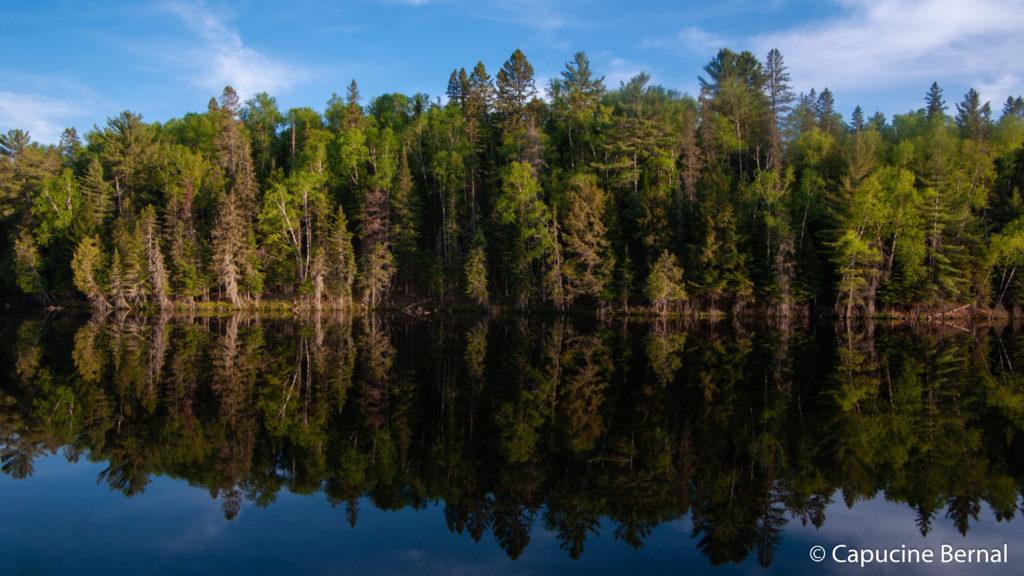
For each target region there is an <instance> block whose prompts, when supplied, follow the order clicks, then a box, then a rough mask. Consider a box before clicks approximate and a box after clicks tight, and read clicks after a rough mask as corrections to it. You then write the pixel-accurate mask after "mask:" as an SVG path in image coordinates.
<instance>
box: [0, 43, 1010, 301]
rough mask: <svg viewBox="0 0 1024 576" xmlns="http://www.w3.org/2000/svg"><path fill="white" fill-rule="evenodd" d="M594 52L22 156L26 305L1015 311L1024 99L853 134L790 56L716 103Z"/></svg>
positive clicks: (15, 250) (17, 178) (928, 113)
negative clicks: (593, 62) (615, 73)
mask: <svg viewBox="0 0 1024 576" xmlns="http://www.w3.org/2000/svg"><path fill="white" fill-rule="evenodd" d="M649 80H650V79H649V77H648V76H647V75H645V74H640V75H638V76H636V77H634V78H633V79H631V80H629V81H628V82H626V83H623V84H622V85H621V86H619V87H618V88H617V89H609V88H607V87H606V86H605V85H604V82H603V80H602V79H601V78H599V77H597V76H596V74H595V73H594V71H593V70H592V69H591V66H590V63H589V61H588V60H587V57H586V56H585V55H584V54H582V53H580V54H577V55H576V57H575V59H574V60H573V61H571V62H569V63H568V64H567V65H566V67H565V70H564V71H562V73H561V76H560V77H558V78H557V79H555V80H553V81H551V83H550V85H549V86H547V87H545V88H546V96H547V97H546V99H541V93H540V88H539V87H538V86H537V85H536V83H535V80H534V74H533V68H532V66H531V65H530V63H529V62H528V61H527V59H526V57H525V56H524V54H523V53H522V52H521V51H519V50H517V51H515V52H514V53H513V54H512V56H511V57H510V58H509V59H508V61H506V62H505V63H504V64H503V65H502V67H501V69H500V70H499V71H498V72H497V74H495V75H494V77H493V78H492V76H491V74H490V73H488V72H487V70H486V69H485V67H484V65H483V64H482V63H478V64H477V65H476V66H475V67H473V68H472V69H471V70H468V71H467V70H466V69H462V68H460V69H457V70H455V71H453V72H452V74H451V77H450V79H449V83H448V91H447V92H448V94H447V95H448V98H447V103H446V104H443V105H442V104H441V103H440V100H437V101H431V100H430V99H429V98H428V97H427V96H426V95H423V94H417V95H415V96H412V97H409V96H405V95H402V94H385V95H382V96H379V97H377V98H374V99H372V100H371V101H370V102H369V103H368V105H364V104H363V102H362V100H361V97H360V94H359V90H358V88H357V86H356V83H355V81H353V82H352V83H351V85H350V86H349V88H348V91H347V94H346V96H345V97H339V96H337V95H335V96H333V97H332V98H331V99H330V100H329V101H328V103H327V107H326V110H325V111H324V112H323V113H320V112H318V111H316V110H313V109H311V108H294V109H291V110H288V111H284V112H282V111H281V110H279V109H278V107H277V104H276V102H275V100H274V99H273V98H272V97H271V96H269V95H267V94H265V93H260V94H257V95H255V96H254V97H252V98H251V99H249V100H247V101H245V102H242V101H240V99H239V97H238V95H237V94H236V93H235V91H234V90H232V89H231V88H230V87H228V88H225V89H224V92H223V94H222V95H221V96H220V98H219V100H218V99H211V100H210V103H209V107H208V110H207V111H206V112H205V113H190V114H186V115H185V116H184V117H182V118H177V119H173V120H170V121H168V122H166V123H163V124H159V123H146V122H144V121H143V119H142V118H141V117H140V116H139V115H137V114H133V113H130V112H124V113H122V114H120V115H118V116H116V117H114V118H111V119H109V120H108V122H107V124H106V126H104V127H96V128H94V129H93V130H92V131H90V132H89V133H88V134H87V135H86V136H85V142H84V143H83V142H81V141H80V139H79V137H78V135H77V134H76V133H75V131H74V130H73V129H68V130H67V131H65V133H64V135H63V137H62V139H61V142H60V144H59V145H57V146H42V145H39V144H37V143H33V142H31V140H30V138H29V135H28V134H27V133H25V132H23V131H20V130H12V131H9V132H8V133H6V134H5V135H3V136H2V137H0V154H2V158H0V198H2V205H0V218H2V221H0V226H2V237H3V243H4V245H3V246H2V248H3V263H2V269H3V273H2V276H3V281H4V286H5V288H6V289H7V290H8V292H13V291H15V290H20V292H22V293H25V294H29V295H32V296H33V297H35V298H36V299H38V300H41V301H47V302H63V301H66V300H67V299H68V298H71V297H74V296H75V295H76V294H78V293H81V294H83V295H84V296H85V297H87V298H88V299H89V301H90V302H91V303H92V305H93V306H95V307H97V308H102V309H105V308H110V307H114V308H137V307H143V306H147V307H155V306H160V307H166V306H172V305H174V306H186V307H188V306H192V305H194V303H195V302H197V301H207V300H217V301H223V302H229V303H230V304H231V305H233V306H234V307H246V306H253V305H256V304H258V303H259V301H260V299H261V297H266V298H275V299H280V298H286V299H292V300H294V301H296V302H297V303H298V304H299V305H301V306H303V307H316V308H319V307H342V308H348V307H350V306H351V305H352V304H353V303H357V304H359V305H360V307H362V308H364V309H366V308H375V307H387V306H389V305H393V304H394V303H396V302H402V303H403V304H404V303H415V302H430V303H431V304H430V305H433V306H443V305H446V304H450V303H454V302H461V303H463V304H465V303H468V302H470V301H472V302H473V303H474V304H475V305H479V306H487V305H489V304H490V303H496V304H506V305H515V306H517V307H520V308H541V307H543V308H556V309H564V308H566V307H583V308H594V309H599V310H602V311H604V310H623V311H628V310H630V307H631V306H632V307H633V308H634V309H637V308H638V307H639V308H640V309H643V310H648V311H652V312H657V313H659V314H669V313H673V312H677V311H680V310H700V311H719V310H720V311H729V310H733V311H737V310H740V309H742V308H744V307H756V308H757V309H760V310H765V311H771V312H773V313H776V314H783V315H786V314H789V313H791V312H805V311H808V310H818V311H819V312H827V311H830V310H833V309H834V310H835V311H836V312H837V313H839V314H841V315H846V316H853V315H871V314H875V313H878V312H883V311H895V312H900V313H908V312H910V313H913V312H920V311H925V312H928V313H951V312H954V311H957V312H959V311H966V312H965V313H970V312H976V311H997V312H998V311H1003V310H1014V309H1016V308H1017V307H1018V306H1019V304H1020V302H1021V298H1022V297H1024V284H1022V283H1021V282H1022V277H1024V274H1016V269H1017V267H1018V264H1020V263H1021V262H1022V261H1024V220H1022V219H1021V210H1022V200H1021V188H1022V187H1024V146H1022V143H1024V99H1022V98H1021V97H1016V98H1009V99H1008V100H1007V101H1006V103H1005V105H1004V106H1003V110H1002V114H1001V116H1000V117H999V119H998V120H996V119H995V118H994V117H993V112H992V110H991V106H990V105H989V104H988V103H987V102H983V101H982V99H981V96H980V95H979V94H978V92H976V91H975V90H973V89H972V90H970V91H969V92H968V93H967V94H966V95H965V96H964V97H963V99H962V101H960V102H958V103H956V104H955V106H950V105H948V104H947V103H946V101H945V99H944V96H943V93H942V90H941V89H940V88H939V86H938V85H937V84H933V85H932V87H931V89H930V90H929V91H928V93H927V95H926V99H925V101H924V107H923V108H921V109H920V110H917V111H913V112H909V113H907V114H902V115H897V116H894V117H892V118H891V119H887V118H885V117H884V116H883V115H881V114H878V113H876V114H875V115H873V116H871V117H866V116H865V114H864V112H863V111H862V110H861V109H860V108H859V107H858V108H857V109H855V110H854V112H853V114H852V116H851V117H850V118H849V121H846V120H845V119H844V118H843V117H842V116H841V115H840V114H838V113H837V112H836V110H835V108H834V103H833V96H832V93H831V91H830V90H828V89H827V88H825V89H823V90H821V92H820V93H818V92H816V91H815V90H811V91H810V92H809V93H806V94H800V95H796V94H794V92H793V90H792V89H791V88H790V85H789V82H790V77H789V74H788V72H787V69H786V66H785V64H784V61H783V58H782V55H781V54H780V53H779V52H778V51H777V50H773V51H771V52H770V53H769V54H768V55H767V57H766V59H765V61H763V62H762V61H760V60H759V59H758V58H757V57H755V56H754V55H752V54H751V53H749V52H742V53H736V52H733V51H731V50H728V49H723V50H721V51H720V52H719V53H718V54H717V55H716V56H715V58H714V59H712V60H711V62H709V63H708V64H707V65H706V66H705V67H704V74H703V75H702V76H701V78H700V86H701V88H700V93H699V95H698V97H697V98H696V99H694V98H692V97H690V96H684V95H679V94H677V93H675V92H673V91H671V90H666V89H665V88H662V87H660V86H653V85H651V84H650V83H649Z"/></svg>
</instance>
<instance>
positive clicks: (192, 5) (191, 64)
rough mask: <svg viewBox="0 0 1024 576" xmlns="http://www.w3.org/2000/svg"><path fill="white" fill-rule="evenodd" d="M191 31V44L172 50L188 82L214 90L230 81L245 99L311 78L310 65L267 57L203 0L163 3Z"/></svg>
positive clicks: (276, 90)
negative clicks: (248, 44)
mask: <svg viewBox="0 0 1024 576" xmlns="http://www.w3.org/2000/svg"><path fill="white" fill-rule="evenodd" d="M163 7H164V8H165V9H166V10H167V11H168V12H170V13H171V14H173V15H175V16H177V17H178V18H179V20H180V21H181V22H182V24H184V26H185V28H186V29H187V30H188V31H189V32H191V34H192V36H193V40H194V41H198V43H196V42H194V41H193V42H191V43H190V44H191V47H188V48H184V49H183V50H181V51H180V52H177V53H173V54H174V56H173V58H174V59H175V61H176V62H177V63H178V64H180V65H181V66H182V67H183V68H185V69H186V70H187V71H188V73H189V76H190V77H189V81H190V82H191V83H192V84H193V85H195V86H197V87H199V88H203V89H206V90H209V91H211V92H215V91H219V90H220V89H221V88H223V87H224V86H225V85H227V84H230V85H231V86H232V87H234V88H235V90H236V91H237V92H238V93H239V95H241V96H242V97H243V98H244V97H247V96H250V95H252V94H254V93H256V92H260V91H267V92H272V93H273V92H281V91H284V90H288V89H289V88H292V87H293V86H295V85H296V84H298V83H300V82H302V81H304V80H308V79H310V78H311V77H312V76H313V75H314V71H313V70H311V69H310V68H308V67H306V66H303V65H300V64H297V63H294V62H286V61H284V60H280V59H277V58H273V57H270V56H267V55H265V54H263V53H261V52H259V51H257V50H256V49H254V48H252V47H250V46H247V45H246V44H245V43H244V42H243V41H242V37H241V35H240V34H239V32H238V30H235V29H233V28H231V27H229V26H228V25H227V24H225V22H224V19H223V18H220V17H218V16H217V15H216V14H214V12H213V11H212V10H210V9H209V8H208V7H207V6H206V4H204V3H202V2H181V1H171V2H167V3H166V4H164V5H163ZM169 53H170V52H169Z"/></svg>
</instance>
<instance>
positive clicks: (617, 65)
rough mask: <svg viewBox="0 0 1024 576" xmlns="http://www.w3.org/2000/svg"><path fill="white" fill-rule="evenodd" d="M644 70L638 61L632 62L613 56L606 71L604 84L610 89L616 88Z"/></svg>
mask: <svg viewBox="0 0 1024 576" xmlns="http://www.w3.org/2000/svg"><path fill="white" fill-rule="evenodd" d="M643 71H644V69H643V68H642V67H640V65H639V64H637V63H636V62H630V61H629V60H626V59H624V58H612V59H611V60H609V61H608V66H607V71H606V72H605V73H604V85H605V86H606V87H607V88H608V89H610V90H614V89H616V88H618V87H619V85H620V84H622V83H625V82H629V81H630V80H631V79H632V78H633V77H634V76H636V75H637V74H639V73H641V72H643Z"/></svg>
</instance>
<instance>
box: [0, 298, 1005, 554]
mask: <svg viewBox="0 0 1024 576" xmlns="http://www.w3.org/2000/svg"><path fill="white" fill-rule="evenodd" d="M0 342H2V344H0V465H2V470H3V474H2V475H0V573H2V574H54V573H77V574H122V573H123V574H138V573H144V574H145V573H175V574H176V573H209V574H222V573H268V574H303V573H314V574H319V573H324V574H351V573H356V574H359V573H383V574H391V573H410V572H415V573H421V574H449V573H467V574H475V573H481V574H492V573H522V574H535V573H536V574H541V573H569V572H578V573H588V574H603V573H627V572H628V573H662V574H681V573H711V574H736V573H743V574H759V573H765V572H770V573H780V574H802V573H821V572H839V573H875V572H878V571H884V572H887V573H893V574H897V573H898V574H932V573H937V572H938V573H951V574H952V573H964V574H976V573H984V574H989V573H991V574H997V573H999V574H1020V573H1024V522H1022V521H1021V520H1020V519H1019V518H1018V516H1019V515H1020V514H1021V513H1022V512H1021V505H1022V497H1021V495H1022V489H1024V450H1022V448H1024V332H1021V331H1020V329H1019V328H1014V327H1013V326H999V327H988V328H976V329H973V330H965V329H962V328H955V327H930V328H910V327H906V326H892V325H881V324H874V325H863V326H858V327H856V328H854V329H851V330H847V329H846V328H845V327H842V326H832V325H821V326H815V327H799V328H789V329H780V328H778V327H775V328H772V327H768V326H759V325H753V326H751V325H746V326H740V325H735V324H732V323H728V322H725V323H718V324H706V323H703V324H690V325H656V324H647V323H637V322H629V323H626V322H622V321H618V320H617V321H614V322H610V323H598V322H594V321H575V320H567V319H557V318H550V317H544V318H534V319H518V318H506V319H490V320H488V319H480V318H470V317H451V318H437V319H431V320H410V319H405V318H400V317H394V318H384V317H380V318H373V319H356V320H355V321H353V322H343V321H340V320H337V319H329V318H326V317H324V318H320V319H319V321H316V320H310V321H306V322H300V321H295V320H280V319H278V320H274V319H267V318H261V319H257V318H248V317H234V318H193V319H189V318H171V319H165V320H159V319H153V318H149V319H144V318H132V317H122V318H116V317H108V318H106V319H102V320H99V319H90V318H88V317H86V318H76V317H69V316H51V317H42V316H29V317H19V316H11V315H8V316H7V317H5V318H3V319H0ZM838 544H845V545H847V546H849V547H851V548H871V549H877V548H894V547H895V548H899V547H900V546H901V545H905V546H906V547H908V548H916V549H933V550H934V551H935V553H936V556H937V558H938V554H939V552H940V547H941V546H942V545H943V544H949V545H952V546H955V547H957V548H1000V549H1001V548H1002V547H1003V545H1004V544H1005V545H1006V547H1007V549H1008V551H1009V561H1008V562H1006V563H999V564H992V563H989V564H978V563H972V564H956V563H950V564H941V563H939V562H938V559H937V560H936V562H934V563H932V564H922V563H917V564H902V565H893V564H884V565H883V564H873V565H871V566H869V567H867V568H866V569H863V570H862V569H860V568H857V567H855V566H849V565H840V564H837V563H835V562H834V561H832V560H831V559H826V560H825V561H824V562H821V563H815V562H813V561H811V559H810V558H809V554H808V552H809V550H810V548H811V547H812V546H815V545H822V546H824V547H825V548H826V549H828V550H829V551H831V549H832V548H833V547H834V546H836V545H838Z"/></svg>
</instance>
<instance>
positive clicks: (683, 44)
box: [641, 26, 733, 55]
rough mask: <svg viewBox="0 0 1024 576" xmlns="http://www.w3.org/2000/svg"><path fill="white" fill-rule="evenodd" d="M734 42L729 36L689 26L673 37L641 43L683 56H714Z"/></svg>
mask: <svg viewBox="0 0 1024 576" xmlns="http://www.w3.org/2000/svg"><path fill="white" fill-rule="evenodd" d="M732 43H733V42H732V40H730V39H729V38H728V37H727V36H723V35H721V34H715V33H714V32H708V31H707V30H704V29H702V28H698V27H697V26H687V27H685V28H683V29H682V30H680V31H679V32H677V33H676V34H674V35H671V36H660V37H653V38H646V39H644V40H643V42H642V43H641V45H642V46H644V47H647V48H662V49H665V50H668V51H670V52H676V53H683V54H701V55H707V54H714V53H715V52H717V51H718V49H719V48H722V47H725V46H729V45H731V44H732Z"/></svg>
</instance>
